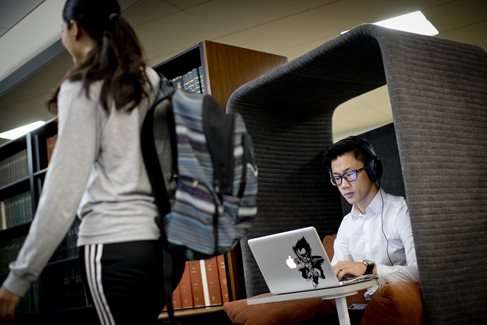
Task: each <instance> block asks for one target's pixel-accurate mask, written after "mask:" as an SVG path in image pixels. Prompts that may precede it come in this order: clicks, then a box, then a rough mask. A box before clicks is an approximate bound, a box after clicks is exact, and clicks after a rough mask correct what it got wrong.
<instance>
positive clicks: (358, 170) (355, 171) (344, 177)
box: [330, 166, 367, 187]
mask: <svg viewBox="0 0 487 325" xmlns="http://www.w3.org/2000/svg"><path fill="white" fill-rule="evenodd" d="M366 169H367V167H366V166H364V167H362V168H359V169H352V170H349V171H348V172H346V173H344V174H343V175H333V174H332V175H331V176H330V182H331V184H332V185H333V186H337V187H338V186H341V185H342V184H343V179H345V180H346V181H347V182H349V183H352V182H355V181H356V180H357V179H358V173H360V172H362V171H364V170H366ZM350 174H352V175H353V174H354V175H355V178H353V179H349V177H350V176H349V175H350ZM337 178H339V179H340V181H339V182H337V181H336V179H337Z"/></svg>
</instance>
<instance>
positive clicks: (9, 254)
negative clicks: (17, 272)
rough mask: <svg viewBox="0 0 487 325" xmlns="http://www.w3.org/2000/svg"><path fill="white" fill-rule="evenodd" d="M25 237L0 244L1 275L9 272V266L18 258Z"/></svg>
mask: <svg viewBox="0 0 487 325" xmlns="http://www.w3.org/2000/svg"><path fill="white" fill-rule="evenodd" d="M24 240H25V236H23V237H18V238H15V239H12V240H9V241H4V242H2V243H1V244H0V274H2V275H3V274H5V273H7V272H8V265H9V264H10V262H12V261H13V260H15V259H16V258H17V254H18V253H19V250H20V248H21V247H22V244H23V243H24Z"/></svg>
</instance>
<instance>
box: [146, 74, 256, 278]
mask: <svg viewBox="0 0 487 325" xmlns="http://www.w3.org/2000/svg"><path fill="white" fill-rule="evenodd" d="M141 140H142V155H143V158H144V164H145V167H146V170H147V174H148V176H149V181H150V183H151V186H152V190H153V194H154V197H155V201H156V204H157V206H158V209H159V214H160V215H159V217H158V224H159V226H160V229H161V235H162V242H163V244H164V245H163V247H164V249H165V251H167V252H168V253H169V255H170V256H172V257H176V258H178V259H183V260H191V259H203V258H209V257H212V256H216V255H219V254H222V253H225V252H227V251H229V250H231V249H233V248H235V246H236V245H237V244H238V243H239V241H240V239H241V238H242V237H244V236H245V235H246V234H247V231H248V230H249V229H250V226H251V224H252V222H253V220H254V218H255V216H256V213H257V206H256V196H257V168H256V165H255V160H254V152H253V145H252V141H251V138H250V136H249V134H248V133H247V131H246V127H245V123H244V121H243V119H242V117H241V115H240V114H238V113H225V111H224V109H223V108H222V107H221V106H220V105H219V104H218V102H217V101H216V100H215V99H214V98H213V97H212V96H210V95H202V94H195V93H189V92H185V91H183V90H181V89H176V88H175V87H174V85H173V84H172V83H171V82H170V81H168V80H167V79H166V78H164V77H163V76H161V82H160V86H159V91H158V94H157V97H156V99H155V101H154V102H153V104H152V105H151V107H150V108H149V111H148V112H147V115H146V117H145V119H144V122H143V125H142V131H141ZM161 167H162V168H161ZM173 277H178V275H177V274H176V275H173Z"/></svg>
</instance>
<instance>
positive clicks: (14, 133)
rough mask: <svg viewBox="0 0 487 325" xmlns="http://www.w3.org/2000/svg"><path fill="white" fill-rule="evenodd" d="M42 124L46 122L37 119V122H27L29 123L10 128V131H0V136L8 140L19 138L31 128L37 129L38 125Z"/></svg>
mask: <svg viewBox="0 0 487 325" xmlns="http://www.w3.org/2000/svg"><path fill="white" fill-rule="evenodd" d="M44 124H46V122H44V121H37V122H33V123H29V124H26V125H23V126H20V127H18V128H15V129H12V130H10V131H6V132H3V133H0V138H3V139H8V140H14V139H17V138H20V137H21V136H23V135H24V134H26V133H29V132H30V131H32V130H35V129H37V128H38V127H41V126H43V125H44Z"/></svg>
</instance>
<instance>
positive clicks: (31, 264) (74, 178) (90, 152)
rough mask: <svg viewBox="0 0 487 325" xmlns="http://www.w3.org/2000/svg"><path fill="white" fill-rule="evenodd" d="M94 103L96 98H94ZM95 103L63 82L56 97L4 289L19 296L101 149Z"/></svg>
mask: <svg viewBox="0 0 487 325" xmlns="http://www.w3.org/2000/svg"><path fill="white" fill-rule="evenodd" d="M92 98H97V97H95V96H94V95H93V94H92ZM99 114H100V112H99V107H98V105H97V103H96V101H93V100H90V99H89V98H87V97H86V96H85V92H84V91H83V90H82V88H81V83H79V82H78V83H71V82H65V83H63V85H62V87H61V91H60V93H59V95H58V138H57V141H56V146H55V149H54V151H53V155H52V158H51V162H50V164H49V168H48V171H47V174H46V177H45V182H44V187H43V189H42V193H41V197H40V200H39V203H38V206H37V211H36V214H35V216H34V219H33V221H32V224H31V227H30V230H29V233H28V235H27V237H26V239H25V242H24V244H23V246H22V248H21V249H20V251H19V254H18V256H17V259H16V260H15V261H14V262H12V263H10V273H9V275H8V276H7V278H6V280H5V282H4V283H3V286H4V287H5V288H7V289H8V290H9V291H11V292H12V293H14V294H16V295H18V296H23V295H24V294H25V292H26V291H27V290H28V289H29V287H30V286H31V284H32V282H34V281H36V280H37V278H38V277H39V275H40V273H41V272H42V270H43V269H44V267H45V266H46V265H47V263H48V261H49V259H50V258H51V256H52V255H53V253H54V251H55V250H56V248H57V247H58V246H59V244H60V243H61V241H62V240H63V238H64V237H65V236H66V234H67V232H68V230H69V228H70V226H71V224H72V223H73V221H74V219H75V217H76V210H77V208H78V206H79V204H80V201H81V198H82V196H83V193H84V190H85V187H86V184H87V182H88V178H89V175H90V172H91V168H92V166H93V163H94V161H95V159H96V156H97V152H98V150H99V148H98V146H99V132H100V126H99V123H100V119H99V118H98V115H99Z"/></svg>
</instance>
